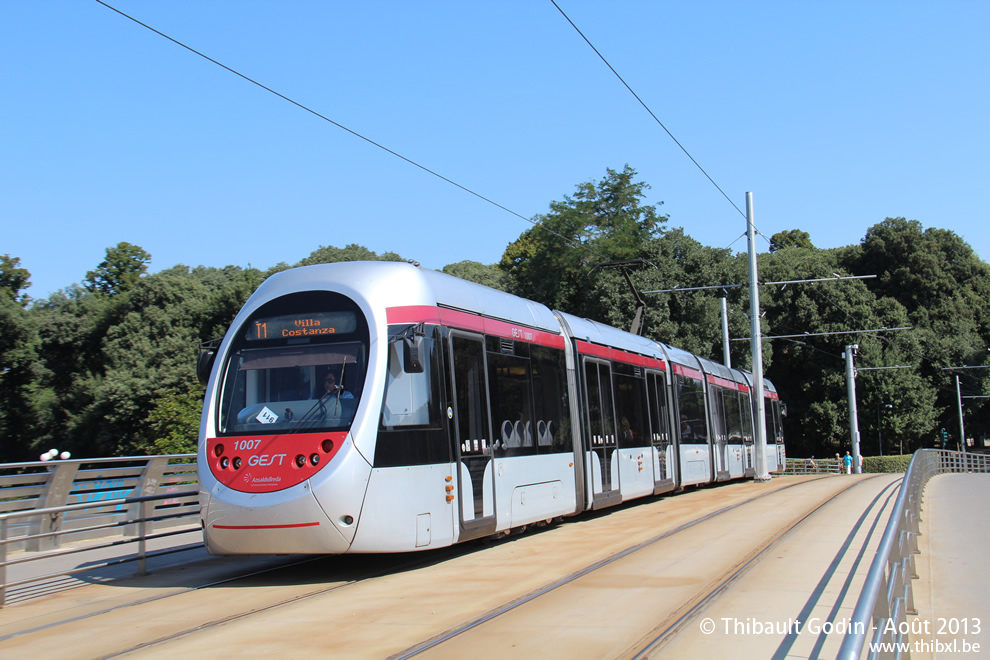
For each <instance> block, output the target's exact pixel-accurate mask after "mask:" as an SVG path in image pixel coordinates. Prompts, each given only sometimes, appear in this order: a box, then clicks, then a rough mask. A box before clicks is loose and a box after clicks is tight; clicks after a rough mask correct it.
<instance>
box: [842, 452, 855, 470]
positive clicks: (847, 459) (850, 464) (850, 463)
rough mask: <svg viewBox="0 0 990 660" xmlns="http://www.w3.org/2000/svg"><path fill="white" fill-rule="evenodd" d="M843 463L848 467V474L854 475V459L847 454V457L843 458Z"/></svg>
mask: <svg viewBox="0 0 990 660" xmlns="http://www.w3.org/2000/svg"><path fill="white" fill-rule="evenodd" d="M842 463H843V465H845V466H846V474H852V472H853V457H852V456H850V455H849V452H846V455H845V456H843V457H842Z"/></svg>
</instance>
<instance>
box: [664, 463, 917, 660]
mask: <svg viewBox="0 0 990 660" xmlns="http://www.w3.org/2000/svg"><path fill="white" fill-rule="evenodd" d="M901 477H902V475H872V476H869V475H864V476H862V477H860V476H845V475H842V476H835V477H831V478H830V479H833V480H835V481H836V482H840V483H841V482H845V481H848V480H851V479H857V480H859V481H858V483H857V484H856V486H855V487H854V488H851V489H849V490H846V491H844V492H841V493H839V494H838V495H837V496H836V497H835V498H834V499H833V500H832V501H831V502H830V503H829V504H828V505H827V506H826V507H823V508H822V509H820V510H818V511H817V512H815V513H814V514H812V515H811V516H810V517H809V518H808V519H807V520H806V521H805V522H804V524H803V526H802V527H801V528H799V529H797V530H795V532H794V533H792V534H789V535H788V536H787V537H785V538H783V539H782V540H781V542H780V543H778V544H777V545H776V546H775V547H774V548H773V549H772V551H771V553H770V554H769V556H768V557H766V558H765V559H764V560H763V561H761V562H759V563H758V564H756V565H755V566H754V567H753V568H752V570H750V571H748V572H747V573H745V574H744V575H742V576H741V577H740V578H739V579H738V580H737V581H735V582H734V583H733V584H732V585H730V587H729V588H728V589H727V590H726V591H725V592H724V593H723V595H722V596H721V597H720V598H719V599H718V600H717V601H716V602H715V603H714V604H713V605H712V606H711V607H709V608H707V609H706V610H705V611H703V612H701V613H700V614H699V615H698V616H696V617H695V618H694V619H693V620H692V621H691V622H689V623H687V625H686V626H685V628H684V629H683V631H682V632H681V634H679V635H678V636H677V637H676V638H675V639H674V640H673V641H672V642H670V643H669V644H667V645H665V646H664V647H663V648H662V649H660V653H659V654H658V655H659V656H661V657H670V658H699V657H709V656H710V657H726V658H775V659H782V658H834V657H835V656H836V653H837V652H838V649H839V647H840V646H841V644H842V632H844V629H843V628H842V625H843V622H844V621H847V620H848V619H849V617H851V616H852V613H853V610H854V609H855V606H856V600H857V598H858V597H859V593H860V591H861V590H862V585H863V582H864V580H865V579H866V574H867V573H868V572H869V567H870V562H871V561H872V560H873V556H874V553H875V552H876V548H877V546H878V545H879V543H880V538H881V537H882V536H883V530H884V527H885V526H886V523H887V520H888V518H889V517H890V510H891V508H892V507H893V504H894V502H895V501H896V499H897V490H898V488H899V487H900V484H901Z"/></svg>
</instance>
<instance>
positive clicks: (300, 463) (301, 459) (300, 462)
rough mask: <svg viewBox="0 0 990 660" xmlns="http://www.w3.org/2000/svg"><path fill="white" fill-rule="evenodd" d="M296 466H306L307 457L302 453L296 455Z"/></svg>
mask: <svg viewBox="0 0 990 660" xmlns="http://www.w3.org/2000/svg"><path fill="white" fill-rule="evenodd" d="M296 467H306V457H305V456H303V455H302V454H299V455H298V456H296Z"/></svg>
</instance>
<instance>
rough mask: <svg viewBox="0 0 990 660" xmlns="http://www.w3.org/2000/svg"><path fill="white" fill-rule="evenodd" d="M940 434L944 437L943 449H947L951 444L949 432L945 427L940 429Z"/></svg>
mask: <svg viewBox="0 0 990 660" xmlns="http://www.w3.org/2000/svg"><path fill="white" fill-rule="evenodd" d="M939 435H940V436H941V437H942V449H945V448H946V447H948V446H949V432H948V431H946V430H945V429H944V428H943V429H942V430H941V431H939Z"/></svg>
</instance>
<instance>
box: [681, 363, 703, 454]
mask: <svg viewBox="0 0 990 660" xmlns="http://www.w3.org/2000/svg"><path fill="white" fill-rule="evenodd" d="M676 378H677V405H678V408H679V409H680V413H681V429H680V435H681V442H685V443H689V444H705V443H707V442H708V427H707V425H706V424H705V390H704V387H703V386H702V384H701V381H700V380H695V379H693V378H688V377H686V376H682V375H678V376H676Z"/></svg>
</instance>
